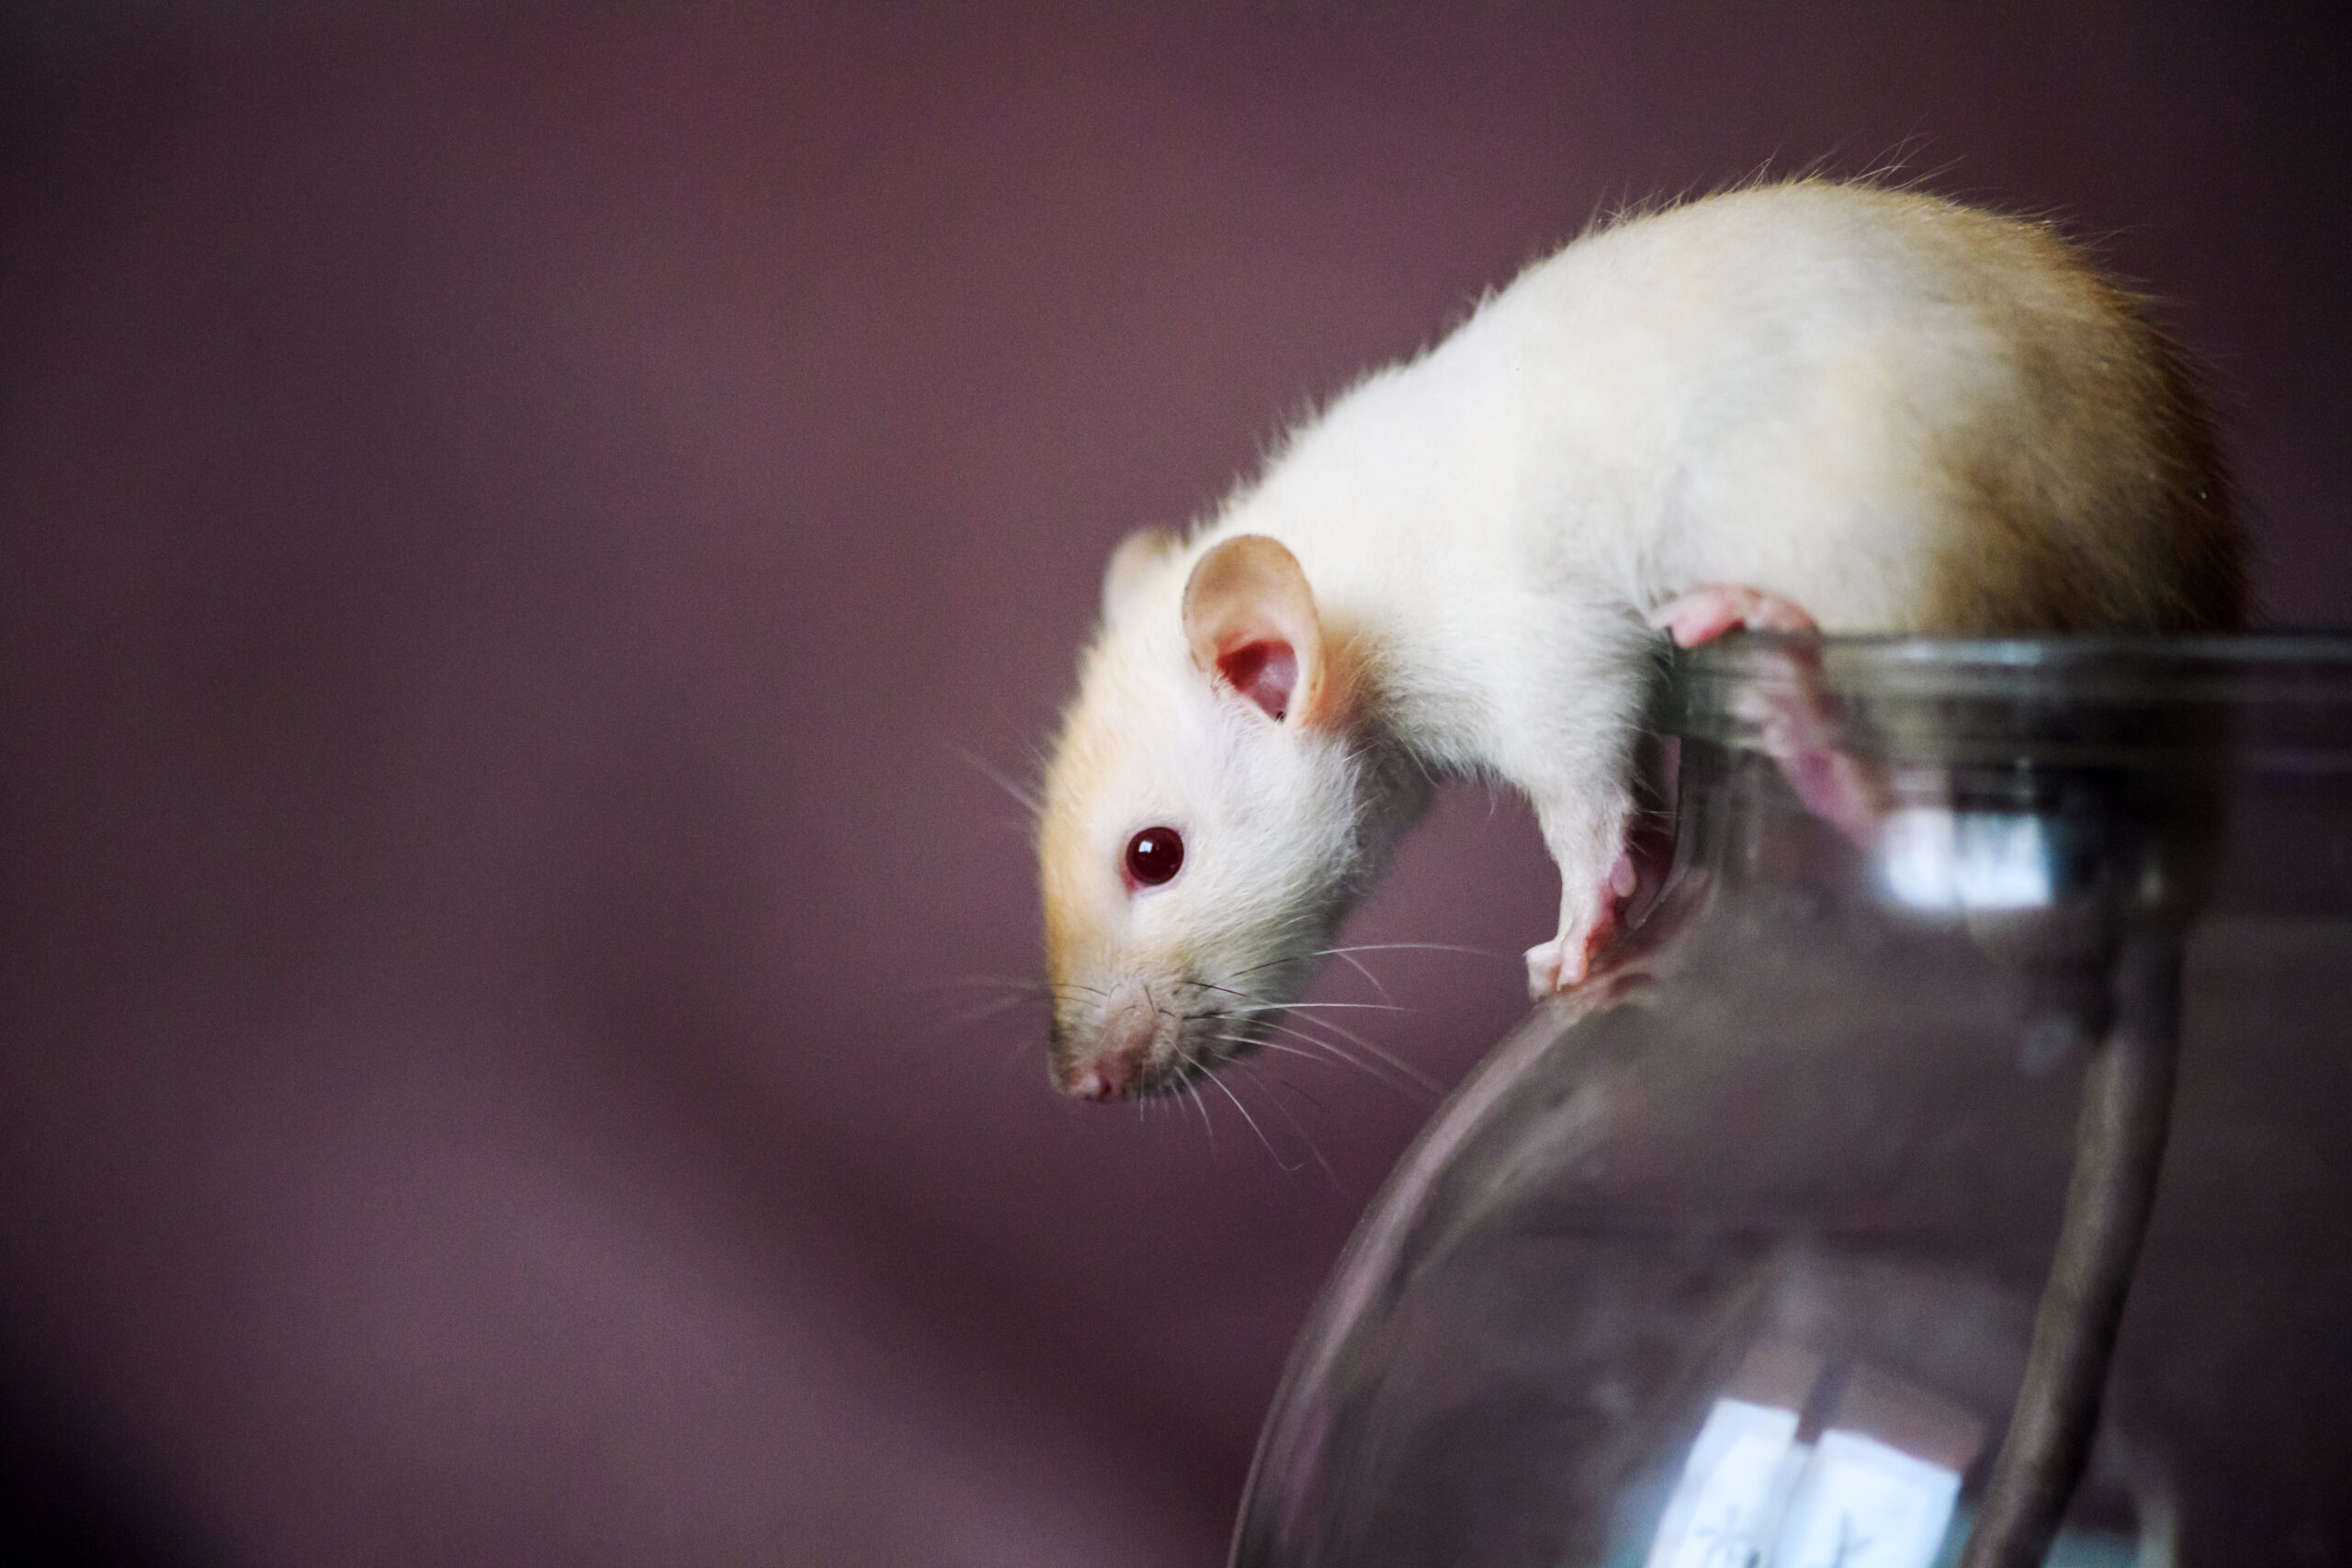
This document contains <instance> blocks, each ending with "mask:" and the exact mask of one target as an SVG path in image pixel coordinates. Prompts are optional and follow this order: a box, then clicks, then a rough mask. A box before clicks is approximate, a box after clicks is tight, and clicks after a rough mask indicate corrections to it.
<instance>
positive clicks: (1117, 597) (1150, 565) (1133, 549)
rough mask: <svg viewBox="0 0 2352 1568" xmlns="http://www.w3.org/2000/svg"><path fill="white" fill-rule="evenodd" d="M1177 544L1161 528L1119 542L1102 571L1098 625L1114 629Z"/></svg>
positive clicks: (1138, 530)
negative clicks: (1100, 618)
mask: <svg viewBox="0 0 2352 1568" xmlns="http://www.w3.org/2000/svg"><path fill="white" fill-rule="evenodd" d="M1179 543H1180V541H1179V540H1178V539H1177V537H1176V536H1175V535H1173V534H1171V533H1170V532H1169V531H1168V530H1167V529H1165V528H1138V529H1136V531H1135V532H1134V533H1132V534H1130V535H1128V536H1126V537H1125V538H1124V539H1122V540H1120V541H1119V547H1118V548H1117V549H1115V550H1113V551H1112V552H1111V564H1110V565H1109V566H1107V567H1104V568H1103V625H1104V626H1116V625H1118V624H1119V621H1120V618H1121V617H1122V616H1124V615H1125V614H1126V613H1127V611H1128V609H1129V608H1131V607H1132V606H1133V605H1134V604H1135V602H1136V595H1137V594H1138V593H1140V592H1142V590H1143V586H1144V584H1145V583H1147V582H1149V581H1151V580H1152V578H1153V577H1155V576H1156V575H1158V573H1159V569H1160V568H1161V567H1162V566H1164V565H1166V564H1167V561H1168V558H1169V557H1170V556H1171V555H1173V554H1175V553H1176V547H1177V545H1178V544H1179Z"/></svg>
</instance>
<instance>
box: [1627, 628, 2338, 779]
mask: <svg viewBox="0 0 2352 1568" xmlns="http://www.w3.org/2000/svg"><path fill="white" fill-rule="evenodd" d="M1792 707H1793V708H1800V709H1803V710H1804V712H1806V713H1807V714H1808V715H1810V716H1812V717H1813V718H1814V719H1815V721H1816V722H1818V723H1820V724H1822V725H1826V726H1828V727H1830V728H1832V729H1833V730H1834V732H1835V736H1836V739H1837V741H1838V744H1839V745H1840V746H1846V745H1851V746H1853V747H1854V748H1855V749H1857V750H1865V751H1870V752H1873V753H1876V754H1879V755H1882V756H1886V757H1889V758H1890V759H1893V758H1899V757H1903V756H1917V757H1920V758H1921V759H1922V760H1925V759H1927V758H1934V759H1937V760H1943V761H1958V760H1961V759H1962V758H1963V757H1976V758H1981V759H1995V758H2007V759H2012V760H2015V761H2020V762H2022V761H2060V760H2064V761H2077V762H2091V763H2097V762H2111V763H2115V764H2120V765H2142V764H2144V763H2147V762H2150V761H2161V760H2164V759H2165V758H2166V757H2173V758H2183V759H2185V758H2188V757H2197V758H2203V759H2212V758H2214V757H2215V756H2216V755H2217V754H2220V753H2227V754H2228V755H2229V757H2230V758H2231V760H2232V761H2233V762H2235V763H2236V764H2238V765H2248V764H2252V765H2258V766H2288V767H2292V768H2294V769H2296V770H2297V771H2308V770H2313V769H2316V770H2320V771H2324V772H2336V771H2343V770H2352V631H2341V630H2332V629H2330V630H2308V631H2306V630H2274V631H2266V632H2260V633H2255V634H2250V635H2245V636H2235V637H2211V636H2207V637H2114V636H2092V637H1908V636H1839V637H1803V636H1794V635H1791V634H1787V633H1774V632H1744V633H1739V634H1736V635H1735V636H1732V637H1723V638H1720V639H1718V640H1716V641H1714V642H1712V643H1708V644H1705V645H1702V646H1701V647H1698V648H1693V649H1675V650H1674V651H1673V654H1672V657H1671V660H1670V665H1669V669H1668V680H1667V682H1666V683H1665V686H1664V688H1663V695H1662V700H1661V703H1660V705H1659V708H1658V711H1657V714H1656V722H1657V728H1661V729H1663V730H1665V731H1667V732H1668V733H1671V734H1677V735H1681V736H1684V737H1688V738H1692V739H1702V740H1710V741H1715V742H1718V743H1722V744H1727V745H1732V746H1736V747H1742V748H1748V747H1754V746H1758V745H1760V744H1762V743H1763V741H1764V738H1765V735H1766V732H1767V730H1768V729H1769V728H1770V726H1771V725H1772V724H1774V723H1776V722H1779V723H1785V721H1786V716H1787V714H1788V713H1789V712H1790V711H1792ZM1776 716H1777V717H1776Z"/></svg>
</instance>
